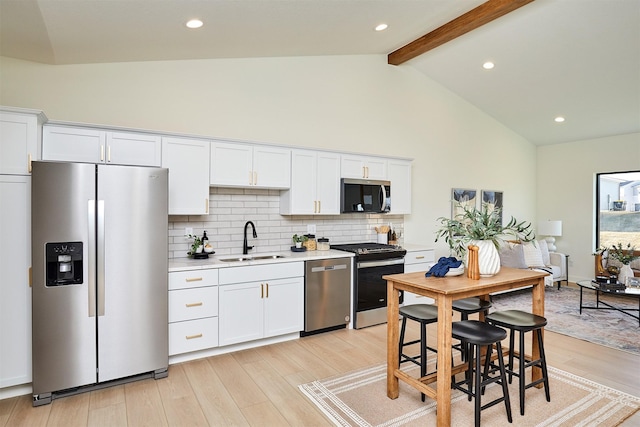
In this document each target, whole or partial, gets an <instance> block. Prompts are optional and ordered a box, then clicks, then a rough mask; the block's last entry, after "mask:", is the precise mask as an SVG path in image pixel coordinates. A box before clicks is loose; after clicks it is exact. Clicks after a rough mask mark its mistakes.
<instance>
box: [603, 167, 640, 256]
mask: <svg viewBox="0 0 640 427" xmlns="http://www.w3.org/2000/svg"><path fill="white" fill-rule="evenodd" d="M596 195H597V204H596V205H597V208H596V209H597V212H596V217H597V223H596V239H597V241H596V247H606V246H611V245H612V244H618V243H622V244H623V246H626V245H627V244H628V243H631V245H632V246H635V248H636V250H640V171H631V172H616V173H600V174H598V175H597V176H596Z"/></svg>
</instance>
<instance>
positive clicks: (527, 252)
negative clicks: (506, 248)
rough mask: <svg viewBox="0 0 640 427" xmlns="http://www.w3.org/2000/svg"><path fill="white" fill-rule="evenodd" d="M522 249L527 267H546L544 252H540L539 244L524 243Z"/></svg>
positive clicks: (534, 242)
mask: <svg viewBox="0 0 640 427" xmlns="http://www.w3.org/2000/svg"><path fill="white" fill-rule="evenodd" d="M522 249H523V251H524V260H525V262H526V263H527V267H529V268H535V267H544V262H543V261H542V251H541V250H540V244H539V243H538V242H536V241H533V242H524V243H522Z"/></svg>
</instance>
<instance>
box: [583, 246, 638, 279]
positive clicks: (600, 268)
mask: <svg viewBox="0 0 640 427" xmlns="http://www.w3.org/2000/svg"><path fill="white" fill-rule="evenodd" d="M633 253H634V254H635V255H638V256H640V251H633ZM594 258H595V271H594V273H595V276H608V275H609V273H607V267H609V266H612V265H614V266H616V267H618V268H620V267H621V266H622V263H621V262H620V261H618V260H617V259H613V258H611V257H610V256H608V254H607V252H606V251H605V252H603V253H602V254H601V255H596V256H595V257H594ZM629 266H630V267H631V270H633V275H634V276H635V277H640V258H638V259H636V260H634V261H632V262H631V264H629Z"/></svg>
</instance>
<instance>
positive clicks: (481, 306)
mask: <svg viewBox="0 0 640 427" xmlns="http://www.w3.org/2000/svg"><path fill="white" fill-rule="evenodd" d="M491 305H492V304H491V302H490V301H484V300H481V299H480V298H478V297H471V298H464V299H459V300H455V301H453V304H452V308H453V310H454V311H457V312H459V313H460V320H469V315H470V314H474V313H480V312H484V313H485V314H486V313H488V312H489V309H490V308H491ZM453 348H455V349H456V350H458V351H459V352H460V355H461V357H462V361H463V362H464V361H466V360H467V352H466V350H465V348H464V347H463V346H462V345H461V344H454V345H453Z"/></svg>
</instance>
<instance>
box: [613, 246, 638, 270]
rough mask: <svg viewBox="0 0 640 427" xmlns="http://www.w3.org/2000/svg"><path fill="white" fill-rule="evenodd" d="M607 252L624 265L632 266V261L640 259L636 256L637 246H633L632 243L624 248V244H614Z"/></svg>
mask: <svg viewBox="0 0 640 427" xmlns="http://www.w3.org/2000/svg"><path fill="white" fill-rule="evenodd" d="M606 250H607V252H608V253H609V256H610V257H611V258H613V259H617V260H618V261H620V262H621V263H622V264H624V265H627V264H630V263H631V262H632V261H634V260H636V259H638V258H640V256H639V255H635V254H636V252H635V250H636V248H635V246H631V243H627V246H624V247H623V246H622V243H618V244H617V245H615V244H614V245H611V247H610V248H608V249H606Z"/></svg>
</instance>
